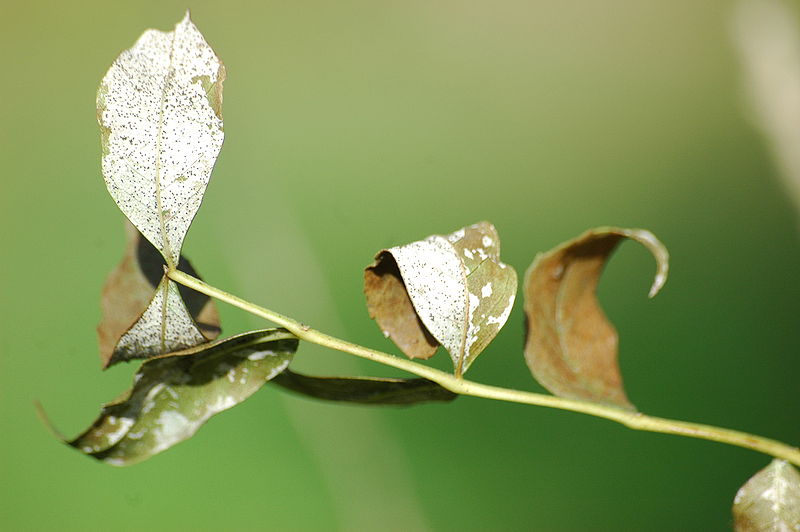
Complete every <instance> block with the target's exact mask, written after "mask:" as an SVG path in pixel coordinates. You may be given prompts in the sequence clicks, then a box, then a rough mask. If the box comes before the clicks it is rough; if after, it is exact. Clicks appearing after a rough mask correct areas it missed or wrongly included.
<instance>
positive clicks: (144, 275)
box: [97, 223, 220, 367]
mask: <svg viewBox="0 0 800 532" xmlns="http://www.w3.org/2000/svg"><path fill="white" fill-rule="evenodd" d="M125 232H126V235H127V238H128V244H127V246H126V248H125V255H124V256H123V258H122V262H120V264H119V265H118V266H117V267H116V268H115V269H114V270H113V271H112V272H111V274H110V275H109V276H108V279H106V283H105V285H104V286H103V294H102V296H101V299H100V302H101V307H102V316H103V317H102V320H101V322H100V324H99V325H98V327H97V335H98V340H99V344H100V360H101V363H102V365H103V367H108V366H110V365H112V364H114V363H116V362H119V361H122V360H128V359H131V358H146V357H148V356H152V355H153V354H160V353H162V352H169V351H175V350H178V349H183V348H186V347H191V346H192V345H177V346H175V345H169V346H167V349H165V351H162V343H163V344H166V343H167V342H166V341H164V342H162V339H161V331H162V330H164V332H165V334H164V336H165V337H168V336H184V337H186V336H189V337H190V338H191V339H192V340H200V342H198V343H204V342H205V341H208V340H213V339H214V338H216V337H217V336H218V335H219V333H220V323H219V314H218V313H217V308H216V305H215V304H214V301H213V300H212V299H211V298H209V297H208V296H206V295H205V294H201V293H200V292H196V291H195V290H192V289H191V288H187V287H185V286H182V285H181V286H178V292H179V295H180V298H181V299H182V300H183V301H184V303H185V306H184V305H177V310H176V312H180V313H183V312H184V308H185V311H186V312H188V315H189V317H188V319H187V317H185V316H184V318H183V319H182V320H181V323H187V322H188V323H189V326H188V329H189V331H190V332H192V333H194V332H195V331H197V332H199V333H200V334H201V336H197V335H196V334H191V335H185V334H184V335H180V334H167V333H168V330H169V328H170V324H171V323H173V322H172V321H171V320H167V322H166V323H164V325H163V327H162V325H161V324H160V323H156V327H155V330H156V331H157V332H156V334H154V335H153V337H152V338H149V342H146V343H147V344H149V345H146V346H145V347H144V348H143V349H142V350H141V351H136V350H134V349H127V350H124V349H123V348H122V347H121V346H119V345H118V344H119V342H120V338H122V336H123V335H124V334H125V333H126V332H127V331H129V330H130V329H131V328H132V327H133V325H134V324H135V323H136V322H137V321H138V320H139V319H140V318H141V316H142V314H144V312H145V310H146V309H147V308H148V306H149V305H150V302H151V300H152V299H153V297H154V295H155V294H156V288H157V287H158V285H159V284H160V283H161V280H162V277H163V275H164V265H165V262H164V259H163V258H162V257H161V255H160V254H159V252H158V250H156V249H155V248H154V247H153V245H152V244H151V243H150V242H149V241H148V240H147V239H145V238H142V236H141V233H139V231H138V230H137V229H136V228H135V227H134V226H133V225H131V224H130V223H126V224H125ZM178 268H179V269H180V270H181V271H184V272H186V273H188V274H189V275H192V276H194V277H199V276H198V274H197V272H196V271H195V270H194V268H193V267H192V265H191V263H190V262H189V261H188V260H187V259H186V258H185V257H184V256H183V255H181V256H180V260H179V263H178ZM156 321H159V320H156ZM195 324H196V325H195ZM144 340H147V339H144Z"/></svg>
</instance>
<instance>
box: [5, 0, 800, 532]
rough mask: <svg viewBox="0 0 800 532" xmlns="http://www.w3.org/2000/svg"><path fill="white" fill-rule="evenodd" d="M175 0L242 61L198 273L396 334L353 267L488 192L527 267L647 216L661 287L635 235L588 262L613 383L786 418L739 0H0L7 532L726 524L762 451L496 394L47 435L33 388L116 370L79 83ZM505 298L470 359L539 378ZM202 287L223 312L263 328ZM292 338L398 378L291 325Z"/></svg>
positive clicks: (206, 208)
mask: <svg viewBox="0 0 800 532" xmlns="http://www.w3.org/2000/svg"><path fill="white" fill-rule="evenodd" d="M187 7H190V8H191V9H192V14H193V19H194V21H195V23H196V24H197V25H198V27H199V28H200V29H201V31H202V32H203V33H204V34H205V36H206V38H207V40H208V41H209V42H210V44H211V45H212V46H213V47H214V48H215V50H216V51H217V53H218V55H219V56H220V57H221V58H222V59H223V60H224V62H225V63H226V65H227V68H228V76H229V77H228V81H226V83H225V106H224V114H225V129H226V140H225V146H224V147H223V150H222V154H221V156H220V159H219V160H218V163H217V166H216V169H215V172H214V176H213V178H212V182H211V185H210V187H209V189H208V193H207V196H206V199H205V202H204V205H203V207H202V208H201V210H200V212H199V214H198V216H197V218H196V220H195V223H194V225H193V227H192V230H191V231H190V233H189V236H188V239H187V242H186V245H185V247H184V251H185V253H186V254H187V255H188V256H189V257H190V258H191V259H192V260H193V262H194V264H195V266H196V267H197V269H198V270H199V271H200V272H201V273H202V274H203V276H204V277H205V279H206V280H207V281H209V282H210V283H212V284H214V285H216V286H219V287H221V288H223V289H226V290H229V291H231V292H233V293H236V294H239V295H242V296H244V297H246V298H248V299H250V300H252V301H255V302H258V303H260V304H263V305H265V306H268V307H271V308H274V309H276V310H279V311H281V312H283V313H285V314H288V315H291V316H294V317H296V318H298V319H301V320H303V321H305V322H307V323H310V324H312V325H313V326H315V327H316V328H319V329H321V330H324V331H327V332H330V333H333V334H335V335H339V336H342V337H344V338H347V339H350V340H353V341H356V342H359V343H363V344H365V345H368V346H372V347H376V348H379V349H384V350H389V351H391V352H397V351H396V350H395V348H394V346H393V345H392V344H391V343H389V342H388V341H387V340H385V339H384V338H383V337H382V335H381V334H380V332H379V330H378V328H377V327H376V326H375V325H374V323H372V322H371V321H370V319H369V318H368V316H367V313H366V310H365V307H364V301H363V294H362V293H361V275H362V274H361V271H362V268H363V267H364V266H365V265H366V264H368V263H369V262H370V261H371V258H372V255H373V254H374V253H375V252H377V251H378V250H380V249H381V248H384V247H388V246H391V245H396V244H402V243H406V242H409V241H412V240H417V239H419V238H422V237H425V236H427V235H429V234H431V233H446V232H450V231H452V230H454V229H456V228H458V227H461V226H463V225H466V224H469V223H473V222H476V221H478V220H483V219H487V220H491V221H492V222H493V223H494V224H495V225H496V226H497V227H498V229H499V231H500V234H501V236H502V238H503V246H504V249H503V258H504V261H505V262H507V263H509V264H511V265H513V266H514V267H516V268H517V270H518V271H519V272H520V273H522V272H523V271H524V269H525V268H527V266H528V265H529V263H530V261H531V260H532V259H533V256H534V254H535V253H536V252H537V251H541V250H545V249H549V248H551V247H553V246H555V245H557V244H558V243H559V242H561V241H563V240H566V239H569V238H572V237H573V236H576V235H577V234H579V233H580V232H582V231H583V230H585V229H587V228H589V227H593V226H598V225H606V224H614V225H621V226H631V227H645V228H649V229H651V230H652V231H654V232H655V233H656V234H657V235H658V236H659V237H660V238H661V239H662V240H663V241H664V242H665V243H666V244H667V245H668V247H669V249H670V251H671V255H672V274H671V278H670V280H669V282H668V283H667V286H666V288H665V290H664V291H663V292H662V293H661V294H660V295H659V296H658V297H657V298H655V299H654V300H652V301H651V300H648V299H647V298H646V293H647V289H648V286H649V283H650V279H651V276H652V274H653V272H654V264H653V261H652V259H651V258H650V257H649V256H648V255H647V253H646V252H645V251H644V250H643V249H640V248H637V246H635V245H634V244H626V245H624V246H622V248H621V249H620V251H619V253H618V254H617V255H616V256H615V257H614V259H613V260H612V262H611V263H610V264H609V267H608V270H607V272H606V275H605V277H604V279H603V282H602V285H601V290H600V292H601V294H600V295H601V298H602V302H603V304H604V306H605V309H606V310H607V312H608V314H609V316H610V317H611V319H612V320H613V321H614V322H615V323H616V325H617V327H618V329H619V331H620V335H621V365H622V369H623V374H624V377H625V380H626V387H627V390H628V394H629V396H630V397H631V399H632V401H633V402H634V403H635V404H636V405H637V406H638V407H639V409H640V410H642V411H645V412H647V413H651V414H654V415H661V416H666V417H674V418H680V419H686V420H692V421H699V422H706V423H712V424H717V425H721V426H726V427H732V428H739V429H742V430H747V431H751V432H754V433H758V434H762V435H765V436H770V437H774V438H777V439H781V440H783V441H787V442H790V443H794V444H797V443H800V424H798V423H797V419H798V412H799V411H800V401H799V399H800V397H798V385H797V382H798V375H799V374H800V358H798V349H800V329H799V328H798V326H797V319H798V314H800V299H799V298H798V296H800V279H798V272H800V240H799V239H798V231H797V229H798V224H797V216H796V212H795V210H794V207H793V204H792V201H791V199H790V198H789V196H788V195H787V194H786V192H785V188H784V187H783V186H782V185H781V183H780V181H779V180H778V176H777V174H778V165H777V164H776V163H775V161H774V160H773V159H772V158H771V151H770V149H769V146H768V145H767V143H766V141H765V140H764V139H763V138H762V137H761V136H760V134H759V133H758V131H757V129H756V128H754V127H753V125H752V120H750V118H749V117H750V115H751V113H749V112H748V111H747V108H746V105H745V98H744V97H743V94H744V91H743V89H742V73H741V69H740V62H739V59H738V58H737V54H736V48H735V47H734V46H733V44H732V39H731V17H732V10H733V4H731V3H730V2H727V1H722V0H720V1H715V0H714V1H705V2H694V1H689V0H678V1H675V2H649V1H647V2H636V1H631V0H626V1H623V0H604V1H602V2H583V1H567V2H563V1H559V2H552V1H538V0H537V1H527V0H526V1H513V0H499V1H494V2H479V1H475V0H467V1H449V0H447V1H438V2H428V1H423V0H409V1H405V2H374V1H366V0H343V1H340V2H322V1H314V0H308V1H297V2H286V1H265V2H244V1H236V0H231V1H228V2H209V1H205V0H197V1H194V2H192V3H190V4H188V5H187V4H186V3H185V2H176V1H172V0H158V1H154V0H140V1H136V2H124V3H113V2H99V1H84V2H71V3H70V2H45V1H42V0H30V1H27V2H14V3H12V2H7V3H5V4H3V5H2V6H0V65H2V70H0V72H1V73H0V187H2V188H0V222H2V231H1V232H0V239H2V248H1V249H2V260H0V281H1V282H2V284H1V285H0V298H2V300H1V303H2V304H1V305H0V528H2V529H3V530H9V531H11V530H14V531H40V530H56V529H57V530H62V531H78V530H112V531H117V530H120V531H126V530H131V531H133V530H151V531H155V530H196V531H205V530H208V531H215V530H236V531H250V530H253V531H257V530H277V531H372V530H387V531H395V530H396V531H417V530H419V531H426V530H430V531H472V530H475V531H478V530H480V531H484V530H493V531H515V530H543V531H576V530H595V531H599V530H609V531H611V530H652V531H656V530H664V531H674V530H728V529H730V527H731V522H732V519H731V515H730V506H731V503H732V500H733V497H734V494H735V492H736V490H737V489H738V488H739V486H740V485H741V484H742V483H744V482H745V481H746V480H747V479H748V478H749V477H750V476H751V475H753V474H754V473H755V472H756V471H757V470H758V469H760V468H762V467H764V466H765V465H767V463H768V462H769V458H768V457H766V456H762V455H759V454H757V453H754V452H750V451H747V450H744V449H738V448H733V447H729V446H724V445H720V444H714V443H709V442H704V441H699V440H690V439H686V438H678V437H674V436H664V435H656V434H649V433H638V432H634V431H631V430H628V429H626V428H624V427H622V426H619V425H616V424H613V423H611V422H608V421H603V420H599V419H594V418H591V417H587V416H583V415H579V414H572V413H567V412H561V411H551V410H547V409H543V408H536V407H525V406H520V405H513V404H504V403H498V402H493V401H487V400H481V399H473V398H460V399H459V400H457V401H455V402H454V403H453V404H448V405H427V406H420V407H415V408H410V409H402V408H386V409H377V408H368V407H354V406H338V405H331V404H324V403H319V402H314V401H311V400H307V399H304V398H300V397H296V396H293V395H288V394H286V393H285V392H282V391H281V390H278V389H275V388H273V387H270V386H268V387H266V388H265V389H264V390H263V391H261V392H259V393H258V394H256V395H255V396H254V397H253V398H251V399H250V400H249V401H247V402H246V403H244V404H243V405H241V406H239V407H237V408H235V409H233V410H231V411H229V412H226V413H225V414H223V415H221V416H219V417H217V418H214V419H212V420H211V421H210V422H209V423H208V424H207V425H206V426H205V427H204V428H203V429H202V430H201V431H200V432H199V433H198V435H197V436H196V437H195V438H193V439H191V440H189V441H188V442H185V443H183V444H180V445H179V446H177V447H175V448H173V449H172V450H169V451H167V452H166V453H164V454H161V455H159V456H157V457H155V458H153V459H151V460H149V461H147V462H145V463H142V464H141V465H138V466H134V467H131V468H126V469H117V468H113V467H110V466H107V465H104V464H100V463H95V462H94V461H93V460H91V459H90V458H87V457H84V456H82V455H80V454H79V453H77V452H75V451H73V450H72V449H70V448H68V447H66V446H63V445H61V444H59V443H58V442H57V441H55V440H54V439H53V438H52V437H51V436H50V434H49V433H48V432H47V430H46V429H45V428H44V426H43V425H42V424H41V423H40V421H39V420H38V419H37V417H36V414H35V410H34V407H33V401H34V400H35V399H38V400H40V401H41V402H42V403H43V404H44V406H45V408H46V409H47V410H48V412H49V414H50V415H51V416H52V419H53V420H54V422H55V423H56V425H57V426H58V427H59V428H60V429H61V430H62V431H64V432H65V433H66V434H68V435H70V436H72V435H74V434H77V433H78V432H80V431H82V430H83V429H84V428H85V427H86V426H87V425H88V424H89V423H90V422H91V421H92V420H93V419H94V417H95V416H96V415H97V413H98V410H99V406H100V405H101V403H103V402H104V401H107V400H110V399H111V398H113V397H114V396H116V395H117V394H118V393H119V392H121V391H122V390H124V389H125V388H127V387H128V386H129V384H130V378H131V375H132V373H133V371H134V370H135V367H134V366H133V365H129V366H124V367H114V368H112V369H111V370H109V371H106V372H101V371H100V369H99V359H98V356H97V346H96V339H95V333H94V327H95V324H96V323H97V321H98V319H99V303H98V297H99V291H100V287H101V285H102V283H103V280H104V278H105V276H106V274H107V273H108V272H109V271H110V270H111V268H112V267H113V266H114V265H115V264H116V263H117V261H118V260H119V258H120V256H121V253H122V249H123V246H124V242H123V229H122V220H121V215H120V213H119V212H118V211H117V209H116V206H115V205H114V203H113V201H112V200H111V199H110V197H109V196H108V193H107V192H106V190H105V187H104V185H103V181H102V178H101V175H100V169H99V151H100V150H99V135H98V129H97V125H96V122H95V111H94V95H95V90H96V87H97V85H98V83H99V81H100V79H101V77H102V76H103V74H104V72H105V70H106V69H107V68H108V66H109V65H110V63H111V62H112V61H113V59H114V58H115V57H116V56H117V54H118V53H119V52H120V51H121V50H123V49H125V48H128V47H130V46H131V45H132V44H133V42H134V41H135V40H136V38H137V37H138V36H139V34H140V33H141V32H142V31H143V30H144V29H146V28H150V27H156V28H159V29H164V30H169V29H171V28H172V27H173V25H174V24H175V23H176V22H177V21H178V20H180V18H181V17H182V15H183V11H184V10H185V9H186V8H187ZM795 7H796V5H795ZM798 149H800V148H798ZM520 307H521V305H519V304H518V305H517V309H516V310H515V312H514V313H513V314H512V316H511V319H510V320H509V323H508V324H507V326H506V328H505V329H504V330H503V331H502V332H501V334H500V335H499V337H498V338H497V340H496V341H495V342H494V344H493V345H492V346H490V348H489V349H488V350H487V351H486V352H485V353H484V354H483V355H482V357H481V358H480V359H479V360H478V362H477V363H475V364H474V366H473V367H472V369H471V370H470V373H469V377H470V378H472V379H474V380H477V381H480V382H486V383H493V384H498V385H505V386H509V387H515V388H520V389H526V390H538V391H541V388H540V387H539V386H538V385H537V384H536V383H535V382H534V381H533V379H532V378H531V376H530V374H529V372H528V370H527V368H526V366H525V364H524V361H523V358H522V354H521V345H522V336H523V333H522V327H523V317H522V312H521V309H520ZM221 312H222V316H223V326H224V329H225V331H226V333H236V332H241V331H244V330H247V329H250V328H254V327H260V326H262V325H263V324H262V323H260V322H259V321H258V320H257V319H255V318H252V317H250V316H248V315H246V314H244V313H242V312H240V311H238V310H236V309H232V308H230V307H227V306H221ZM437 359H438V360H437ZM432 363H433V364H434V365H435V366H437V367H440V368H447V367H448V366H449V364H450V362H449V358H448V357H447V355H446V354H444V353H443V352H440V353H439V354H438V355H437V357H436V358H434V360H433V361H432ZM294 366H295V367H296V368H298V369H300V370H303V371H307V372H314V373H317V374H360V375H398V373H396V372H394V371H391V370H388V369H386V368H383V367H381V366H377V365H375V364H371V363H368V362H365V361H360V360H355V359H353V358H352V357H349V356H347V355H344V354H341V353H337V352H333V351H328V350H325V349H322V348H317V347H316V346H310V345H302V346H301V349H300V351H299V353H298V356H297V357H296V361H295V364H294Z"/></svg>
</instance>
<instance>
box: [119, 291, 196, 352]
mask: <svg viewBox="0 0 800 532" xmlns="http://www.w3.org/2000/svg"><path fill="white" fill-rule="evenodd" d="M207 341H208V340H207V339H206V337H205V336H203V333H202V332H201V331H200V328H199V327H198V326H197V323H196V322H195V321H194V318H192V316H191V314H189V310H188V309H187V308H186V304H185V303H184V302H183V298H181V294H180V292H179V291H178V285H177V284H176V283H175V282H174V281H171V280H170V279H169V278H168V277H167V276H166V275H164V276H163V277H162V278H161V282H160V283H159V285H158V287H157V288H156V291H155V294H154V295H153V299H152V300H150V304H149V305H148V306H147V309H145V311H144V313H143V314H142V315H141V317H140V318H139V319H138V320H137V321H136V323H134V324H133V325H132V326H131V328H130V329H128V330H127V331H126V332H125V334H123V335H122V337H121V338H120V339H119V342H117V345H116V347H115V348H114V353H113V354H112V356H111V360H110V362H109V365H110V364H114V363H116V362H120V361H124V360H132V359H139V358H152V357H155V356H158V355H163V354H166V353H171V352H172V351H179V350H181V349H188V348H190V347H194V346H197V345H200V344H202V343H205V342H207Z"/></svg>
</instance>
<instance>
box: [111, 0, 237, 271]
mask: <svg viewBox="0 0 800 532" xmlns="http://www.w3.org/2000/svg"><path fill="white" fill-rule="evenodd" d="M224 79H225V68H224V66H223V65H222V63H221V62H220V60H219V59H218V58H217V57H216V56H215V55H214V52H213V50H212V49H211V47H209V46H208V44H207V43H206V41H205V39H203V36H202V35H201V34H200V32H199V31H198V30H197V28H196V27H195V25H194V24H192V21H191V20H190V19H189V14H188V13H187V14H186V16H185V17H184V19H183V20H182V21H181V22H180V23H178V24H177V25H176V26H175V30H174V31H171V32H161V31H157V30H148V31H146V32H144V34H142V36H141V37H140V38H139V40H138V41H137V42H136V44H135V45H134V46H133V48H131V49H130V50H126V51H124V52H122V53H121V54H120V55H119V57H118V58H117V60H116V61H115V62H114V64H113V65H112V66H111V68H110V69H109V70H108V72H107V73H106V75H105V77H104V78H103V81H102V82H101V84H100V89H99V90H98V93H97V119H98V122H99V123H100V128H101V132H102V135H101V138H102V148H103V157H102V168H103V177H104V178H105V181H106V186H107V187H108V190H109V192H110V193H111V196H112V197H113V198H114V201H116V202H117V205H118V206H119V208H120V209H121V210H122V212H124V213H125V215H126V216H127V217H128V219H129V220H130V221H131V222H132V223H133V224H134V225H135V226H136V227H137V228H138V229H139V231H141V232H142V234H143V235H144V236H145V237H146V238H147V239H148V240H149V241H150V242H152V244H153V245H154V246H155V247H156V248H157V249H158V250H159V251H160V252H161V254H162V255H163V256H164V258H165V260H166V261H167V264H168V265H170V266H172V265H175V264H177V263H178V257H179V255H180V250H181V246H182V244H183V239H184V237H185V236H186V232H187V231H188V229H189V225H190V224H191V222H192V219H193V218H194V215H195V213H196V212H197V209H198V208H199V207H200V202H201V201H202V199H203V193H204V192H205V189H206V186H207V185H208V181H209V179H210V177H211V170H212V169H213V167H214V162H215V161H216V158H217V155H218V154H219V151H220V148H221V147H222V140H223V136H224V134H223V129H222V82H223V80H224Z"/></svg>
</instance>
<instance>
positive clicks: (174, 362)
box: [69, 329, 298, 466]
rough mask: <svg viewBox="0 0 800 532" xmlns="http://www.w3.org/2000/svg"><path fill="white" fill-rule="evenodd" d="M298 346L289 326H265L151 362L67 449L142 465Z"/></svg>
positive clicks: (236, 398)
mask: <svg viewBox="0 0 800 532" xmlns="http://www.w3.org/2000/svg"><path fill="white" fill-rule="evenodd" d="M297 343H298V340H297V338H296V337H295V336H293V335H292V334H290V333H289V332H287V331H285V330H284V329H265V330H260V331H253V332H249V333H245V334H240V335H237V336H233V337H230V338H227V339H225V340H220V341H216V342H213V343H211V344H208V345H204V346H201V347H197V348H193V349H189V350H185V351H182V352H177V353H171V354H170V355H168V356H166V357H161V358H157V359H154V360H149V361H147V362H145V363H144V364H142V367H141V368H140V369H139V371H138V372H137V373H136V376H135V378H134V386H133V388H132V389H131V390H129V391H128V392H127V393H126V394H124V395H123V396H122V397H121V398H120V399H118V400H116V401H113V402H111V403H109V404H107V405H105V406H104V407H103V410H102V412H101V414H100V416H99V417H98V418H97V420H96V421H95V422H94V423H93V424H92V426H91V427H90V428H89V429H88V430H86V431H85V432H84V433H83V434H81V435H80V436H78V437H77V438H75V439H74V440H73V441H71V442H69V444H70V445H71V446H72V447H75V448H76V449H78V450H80V451H81V452H83V453H85V454H88V455H91V456H93V457H94V458H97V459H98V460H102V461H104V462H106V463H109V464H111V465H116V466H124V465H131V464H135V463H137V462H141V461H142V460H145V459H147V458H149V457H151V456H153V455H154V454H156V453H159V452H161V451H164V450H166V449H168V448H169V447H172V446H173V445H175V444H176V443H179V442H181V441H183V440H186V439H188V438H190V437H192V436H193V435H194V433H195V432H197V430H198V429H199V428H200V427H201V426H202V425H203V424H204V423H205V422H206V421H207V420H208V419H209V418H210V417H212V416H213V415H215V414H218V413H220V412H222V411H224V410H227V409H229V408H231V407H233V406H235V405H237V404H239V403H241V402H243V401H244V400H245V399H247V398H248V397H250V396H251V395H252V394H254V393H255V392H256V391H258V390H259V389H260V388H261V386H263V384H264V383H266V382H267V381H269V380H270V379H272V378H273V377H275V376H276V375H278V374H279V373H280V372H281V371H283V370H284V369H286V367H287V366H288V365H289V362H290V361H291V359H292V357H293V356H294V352H295V351H296V350H297Z"/></svg>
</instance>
